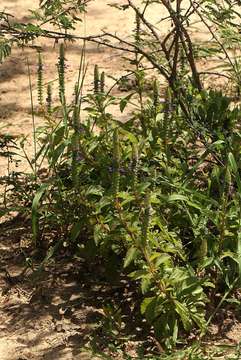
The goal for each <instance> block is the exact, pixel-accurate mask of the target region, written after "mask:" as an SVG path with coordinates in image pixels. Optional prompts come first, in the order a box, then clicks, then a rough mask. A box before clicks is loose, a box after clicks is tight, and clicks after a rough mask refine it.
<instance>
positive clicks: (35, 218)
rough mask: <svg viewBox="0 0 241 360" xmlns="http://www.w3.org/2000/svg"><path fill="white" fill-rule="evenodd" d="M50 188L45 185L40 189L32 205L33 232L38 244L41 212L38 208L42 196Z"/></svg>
mask: <svg viewBox="0 0 241 360" xmlns="http://www.w3.org/2000/svg"><path fill="white" fill-rule="evenodd" d="M48 187H49V184H43V185H42V186H40V188H39V189H38V191H37V193H36V194H35V196H34V199H33V203H32V230H33V239H34V242H35V244H36V242H37V241H38V236H39V212H38V208H39V205H40V201H41V199H42V196H43V195H44V193H45V191H46V190H47V188H48Z"/></svg>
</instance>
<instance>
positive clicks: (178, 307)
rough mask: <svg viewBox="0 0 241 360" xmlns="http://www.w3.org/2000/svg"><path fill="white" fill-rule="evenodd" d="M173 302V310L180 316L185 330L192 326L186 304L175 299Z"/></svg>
mask: <svg viewBox="0 0 241 360" xmlns="http://www.w3.org/2000/svg"><path fill="white" fill-rule="evenodd" d="M174 303H175V311H176V312H177V313H178V315H179V316H180V318H181V320H182V323H183V326H184V329H185V330H186V331H188V330H190V329H191V327H192V320H191V318H190V314H189V311H188V308H187V307H186V305H184V304H182V303H180V302H179V301H177V300H174Z"/></svg>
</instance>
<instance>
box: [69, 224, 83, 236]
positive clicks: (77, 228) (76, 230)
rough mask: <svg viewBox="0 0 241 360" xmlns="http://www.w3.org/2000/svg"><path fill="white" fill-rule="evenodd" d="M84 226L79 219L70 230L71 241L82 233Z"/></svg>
mask: <svg viewBox="0 0 241 360" xmlns="http://www.w3.org/2000/svg"><path fill="white" fill-rule="evenodd" d="M81 228H82V222H81V221H78V222H77V223H75V224H74V225H73V226H72V228H71V230H70V241H75V240H76V239H77V237H78V236H79V234H80V230H81Z"/></svg>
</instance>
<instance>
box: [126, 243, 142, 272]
mask: <svg viewBox="0 0 241 360" xmlns="http://www.w3.org/2000/svg"><path fill="white" fill-rule="evenodd" d="M138 254H139V250H138V249H137V248H136V247H135V246H132V247H131V248H130V249H129V250H128V251H127V254H126V257H125V261H124V268H126V267H127V266H129V265H130V264H131V263H132V262H133V261H134V260H135V259H136V257H137V256H138Z"/></svg>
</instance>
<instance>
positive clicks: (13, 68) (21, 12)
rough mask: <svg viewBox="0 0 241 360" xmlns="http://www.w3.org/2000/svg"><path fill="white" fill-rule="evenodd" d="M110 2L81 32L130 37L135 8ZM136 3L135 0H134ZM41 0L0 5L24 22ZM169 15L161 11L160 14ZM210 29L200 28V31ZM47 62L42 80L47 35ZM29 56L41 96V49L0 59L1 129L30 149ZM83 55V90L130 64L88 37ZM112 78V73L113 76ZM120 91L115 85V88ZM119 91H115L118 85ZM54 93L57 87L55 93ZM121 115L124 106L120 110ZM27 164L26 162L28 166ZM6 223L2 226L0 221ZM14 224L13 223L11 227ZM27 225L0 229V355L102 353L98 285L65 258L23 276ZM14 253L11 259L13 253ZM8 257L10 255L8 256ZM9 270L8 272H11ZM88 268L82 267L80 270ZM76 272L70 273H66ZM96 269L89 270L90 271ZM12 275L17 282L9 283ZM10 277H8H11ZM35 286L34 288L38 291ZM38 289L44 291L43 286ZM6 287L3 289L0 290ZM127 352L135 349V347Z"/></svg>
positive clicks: (11, 358) (49, 76)
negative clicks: (94, 348)
mask: <svg viewBox="0 0 241 360" xmlns="http://www.w3.org/2000/svg"><path fill="white" fill-rule="evenodd" d="M109 2H110V1H107V0H96V1H95V2H94V3H93V5H91V6H90V7H89V11H88V13H87V15H86V17H85V20H84V22H83V24H82V25H80V26H79V27H78V34H80V35H84V34H98V33H100V31H101V29H103V28H107V29H108V30H109V31H112V32H115V31H117V32H118V34H119V35H120V36H121V37H127V36H128V34H129V33H130V32H131V29H132V28H133V14H131V13H130V12H127V11H126V12H119V11H118V10H116V9H114V8H113V7H109V6H108V5H107V4H108V3H109ZM122 2H123V3H125V1H122ZM119 3H120V1H119ZM136 3H138V1H136ZM37 5H38V1H37V0H1V3H0V10H2V9H5V10H6V11H8V12H10V13H13V14H15V16H16V17H17V19H18V20H19V21H22V22H25V21H28V20H29V13H28V11H27V10H28V9H29V8H31V9H32V8H34V7H36V8H37ZM149 16H150V17H151V19H152V21H153V22H155V21H157V20H158V19H159V17H160V15H159V14H158V13H157V12H155V9H153V12H152V13H150V14H149ZM161 16H164V14H161ZM204 36H206V34H205V32H204V30H202V31H201V29H200V28H199V30H198V33H197V37H204ZM41 46H42V47H43V57H44V64H45V65H44V66H45V82H48V81H52V80H54V79H55V78H56V62H57V58H58V45H56V44H54V43H53V42H51V41H42V42H41ZM80 53H81V44H80V43H77V42H76V43H73V44H71V45H68V46H67V56H66V57H67V60H68V68H67V73H66V79H67V86H66V88H67V89H68V96H71V95H72V92H73V90H72V89H73V86H74V83H75V79H76V76H77V72H78V66H79V60H80ZM27 59H28V61H29V64H30V69H31V74H32V81H33V90H34V100H35V102H36V97H37V96H36V95H37V94H36V69H37V55H36V51H34V50H32V49H25V50H21V49H14V50H13V52H12V55H11V57H9V58H8V59H7V60H6V61H5V62H4V63H3V64H2V65H0V104H1V105H0V131H1V132H5V133H6V132H8V133H10V134H11V135H14V136H16V137H18V138H20V137H21V136H28V137H29V145H28V151H29V152H30V156H31V151H33V149H32V146H31V139H32V136H31V135H32V117H31V111H30V94H29V84H28V77H27V66H26V60H27ZM86 61H87V63H88V64H89V66H88V72H87V76H86V81H85V89H86V90H88V89H91V88H92V86H93V85H92V78H93V75H92V74H93V69H94V65H95V64H98V65H99V67H100V68H101V69H102V70H104V71H105V72H106V73H107V74H111V75H114V76H115V77H120V76H121V75H123V72H124V71H125V69H126V66H127V65H126V64H125V63H124V62H123V60H122V58H121V54H120V53H119V52H117V51H115V50H110V49H106V48H105V49H104V48H98V47H97V46H96V45H93V44H92V45H91V44H88V46H87V50H86ZM108 81H109V83H111V80H108ZM116 91H117V90H116ZM115 94H117V95H118V92H116V93H115ZM56 98H57V92H56ZM115 116H116V117H117V118H118V117H119V116H120V113H119V112H118V110H117V109H116V110H115ZM35 120H36V125H37V126H39V125H42V124H43V122H42V119H40V118H38V116H36V119H35ZM24 166H25V167H26V168H24V170H27V166H26V165H24ZM6 172H7V168H6V162H5V161H4V160H3V159H0V176H3V175H4V174H6ZM0 226H2V225H0ZM8 226H9V227H8ZM26 228H27V227H26V225H25V224H22V223H21V221H20V223H11V222H10V223H9V225H7V227H6V225H4V227H3V226H2V227H1V228H0V232H1V233H0V288H1V290H3V293H2V295H1V296H0V360H24V359H25V360H32V359H46V360H47V359H49V360H62V359H63V360H72V359H76V360H78V359H82V360H87V359H97V358H98V357H97V356H95V357H94V356H93V355H91V354H90V353H89V352H87V351H85V350H83V346H84V345H86V344H88V341H89V335H90V333H91V331H92V330H93V326H94V325H95V324H96V321H98V319H99V317H100V316H102V313H101V310H100V308H98V302H96V301H94V300H95V299H96V297H97V293H96V292H95V286H94V285H93V287H92V289H90V288H85V286H84V283H83V282H82V281H80V279H79V278H78V272H77V275H76V271H75V267H79V266H80V264H78V263H75V262H74V263H72V264H69V263H67V262H66V264H65V265H64V266H62V267H61V269H58V268H56V269H55V271H54V273H55V274H56V277H55V278H54V279H53V278H52V275H51V272H46V273H45V274H44V277H43V279H42V280H40V281H39V286H35V287H34V288H33V287H32V284H31V282H29V280H27V278H26V277H24V278H23V279H21V276H20V277H19V274H20V273H21V271H22V262H23V254H22V253H21V251H19V244H20V241H22V240H24V239H25V238H26V237H28V235H27V234H26ZM13 253H14V254H15V255H14V258H13V256H12V254H13ZM10 260H11V261H10ZM5 269H7V271H8V272H9V273H10V275H11V278H10V279H9V278H8V276H7V275H8V274H7V273H6V272H5ZM81 271H84V272H85V269H83V268H82V269H81ZM70 273H71V274H72V275H71V276H70V275H69V274H70ZM85 276H87V277H88V276H89V279H88V280H90V278H91V274H90V273H88V271H86V275H85ZM12 278H13V279H16V283H15V282H14V283H12V282H11V281H12ZM9 281H10V283H9ZM33 289H34V291H33ZM39 289H41V291H40V290H39ZM0 292H1V291H0ZM227 339H228V341H231V344H233V343H238V342H239V341H241V328H240V324H239V323H237V322H236V323H233V324H232V326H230V328H229V332H228V334H227ZM130 355H135V354H131V353H130Z"/></svg>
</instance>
